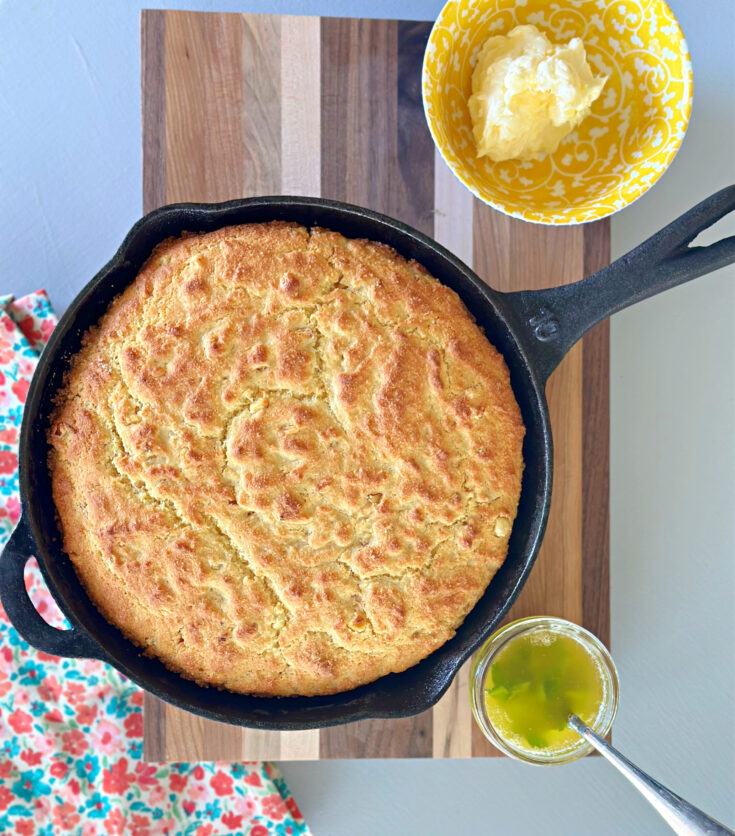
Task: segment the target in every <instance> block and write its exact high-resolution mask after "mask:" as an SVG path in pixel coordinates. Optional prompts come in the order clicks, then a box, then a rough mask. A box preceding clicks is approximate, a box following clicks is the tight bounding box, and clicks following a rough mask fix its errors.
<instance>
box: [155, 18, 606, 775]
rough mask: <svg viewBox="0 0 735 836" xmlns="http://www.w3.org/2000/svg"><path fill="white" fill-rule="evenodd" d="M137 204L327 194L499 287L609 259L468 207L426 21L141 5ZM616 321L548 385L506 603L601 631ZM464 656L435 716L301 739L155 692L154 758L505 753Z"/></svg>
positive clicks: (595, 239)
mask: <svg viewBox="0 0 735 836" xmlns="http://www.w3.org/2000/svg"><path fill="white" fill-rule="evenodd" d="M141 27H142V40H141V44H142V49H141V52H142V109H143V204H144V210H145V211H146V212H148V211H150V210H151V209H154V208H155V207H157V206H160V205H162V204H164V203H175V202H178V201H220V200H230V199H232V198H238V197H246V196H249V195H265V194H304V195H321V196H323V197H329V198H335V199H338V200H344V201H348V202H350V203H356V204H360V205H363V206H368V207H370V208H372V209H377V210H379V211H381V212H385V213H386V214H388V215H392V216H394V217H396V218H399V219H400V220H402V221H405V222H406V223H408V224H411V225H412V226H414V227H416V228H418V229H420V230H421V231H422V232H424V233H426V234H427V235H430V236H432V237H434V238H435V239H437V240H438V241H439V242H440V243H442V244H444V246H446V247H448V248H449V249H450V250H452V251H453V252H454V253H456V254H457V255H458V256H459V257H460V258H462V259H463V260H464V261H465V262H466V263H467V264H469V265H471V266H472V267H473V268H474V269H475V271H476V272H477V273H478V274H479V275H480V276H481V277H482V278H483V279H485V280H486V281H487V282H489V284H491V285H492V286H493V287H495V288H497V289H499V290H520V289H524V288H542V287H548V286H551V285H558V284H566V283H568V282H573V281H576V280H578V279H580V278H582V277H583V276H584V275H586V274H588V273H590V272H593V271H594V270H597V269H599V268H600V267H602V266H603V265H605V264H606V263H607V262H608V260H609V240H610V236H609V226H608V224H607V223H606V222H604V221H603V222H600V223H595V224H588V225H585V226H574V227H567V228H550V227H544V226H536V225H532V224H526V223H523V222H522V221H517V220H512V219H510V218H508V217H505V216H504V215H502V214H500V213H498V212H495V211H493V210H491V209H489V208H488V207H487V206H485V205H483V204H482V203H480V202H479V201H477V200H475V199H474V198H473V197H472V196H471V195H470V193H469V192H468V191H466V190H465V189H464V188H463V186H461V184H460V183H459V182H458V181H457V180H455V179H454V177H453V176H452V174H451V173H450V172H449V170H448V169H447V167H446V166H445V165H444V163H443V162H442V160H441V159H440V158H439V157H438V155H437V154H436V153H435V150H434V146H433V144H432V141H431V138H430V136H429V132H428V129H427V127H426V123H425V121H424V115H423V109H422V104H421V62H422V56H423V50H424V46H425V43H426V39H427V37H428V34H429V30H430V28H431V25H430V24H429V23H413V22H405V21H395V20H357V19H339V18H321V19H320V18H316V17H280V16H271V15H249V14H242V15H238V14H202V13H196V12H178V11H144V12H143V13H142V17H141ZM608 366H609V359H608V327H607V324H606V323H603V324H602V325H600V326H598V328H597V329H596V330H595V331H594V332H592V333H590V334H589V335H588V336H587V337H585V338H584V340H583V341H582V342H581V343H580V344H578V345H577V346H576V347H575V348H574V349H573V350H572V351H571V353H570V354H569V356H568V357H567V358H566V359H565V360H564V362H563V363H562V365H561V366H560V367H559V369H558V370H557V371H556V372H555V373H554V375H553V376H552V378H551V380H550V382H549V386H548V395H549V401H550V405H551V417H552V425H553V430H554V441H555V447H556V461H555V484H554V495H553V501H552V505H551V514H550V518H549V526H548V529H547V533H546V538H545V541H544V545H543V548H542V549H541V553H540V555H539V558H538V561H537V563H536V566H535V568H534V570H533V572H532V574H531V577H530V579H529V581H528V583H527V584H526V587H525V589H524V590H523V593H522V595H521V596H520V598H519V599H518V601H517V603H516V605H515V606H514V607H513V610H512V617H514V618H518V617H520V616H524V615H536V614H543V615H556V616H564V617H566V618H568V619H570V620H572V621H575V622H577V623H579V624H582V625H584V626H585V627H587V628H588V629H590V630H592V631H593V632H594V633H596V634H597V635H598V636H600V637H601V638H602V639H603V640H604V641H607V640H608V637H609V618H610V615H609V588H608V459H609V449H608V448H609V443H608ZM468 678H469V663H468V664H467V665H465V666H464V668H463V669H462V670H461V671H460V673H459V675H458V676H457V677H456V679H455V681H454V683H453V685H452V686H451V688H450V690H449V692H448V693H447V694H446V696H445V697H444V698H443V699H442V700H441V701H440V702H439V703H438V705H436V706H435V707H434V708H433V709H432V710H430V711H428V712H426V713H424V714H422V715H420V716H418V717H413V718H407V719H401V720H391V721H383V720H381V721H365V722H360V723H353V724H350V725H347V726H338V727H335V728H329V729H322V730H318V731H306V732H287V733H279V732H260V731H253V730H244V729H240V728H236V727H234V726H227V725H222V724H218V723H212V722H210V721H205V720H203V719H202V718H200V717H196V716H194V715H191V714H187V713H186V712H182V711H180V710H178V709H175V708H173V707H171V706H168V705H166V704H164V703H162V702H159V701H158V700H156V699H155V698H154V697H151V696H149V695H146V700H145V737H144V753H145V758H146V759H147V760H152V761H190V760H222V761H226V760H259V759H274V760H278V759H281V760H292V759H316V758H355V757H370V758H383V757H402V758H405V757H418V758H422V757H424V758H431V757H435V758H446V757H450V758H463V757H482V756H487V755H495V754H498V753H497V751H496V750H495V749H494V748H493V747H492V746H491V745H490V744H489V743H488V742H487V741H486V740H485V738H484V737H483V736H482V735H481V733H480V732H479V730H478V729H477V728H476V727H474V725H473V722H472V718H471V714H470V706H469V699H468V693H467V687H468V685H467V683H468Z"/></svg>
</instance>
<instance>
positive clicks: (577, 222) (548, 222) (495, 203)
mask: <svg viewBox="0 0 735 836" xmlns="http://www.w3.org/2000/svg"><path fill="white" fill-rule="evenodd" d="M458 2H459V0H447V1H446V2H445V3H444V5H443V6H442V8H441V11H440V12H439V14H438V15H437V18H436V20H435V21H434V23H433V24H432V27H431V31H430V32H429V37H428V38H427V41H426V48H425V50H424V58H423V62H422V65H421V100H422V103H423V108H424V117H425V119H426V124H427V126H428V128H429V133H430V134H431V139H432V141H433V143H434V147H435V148H436V150H437V151H438V152H439V155H440V156H441V158H442V160H443V161H444V163H445V164H446V165H447V167H448V168H449V170H450V171H451V172H452V174H453V175H454V176H455V177H456V178H457V180H459V182H460V183H461V184H462V185H463V186H464V187H465V188H466V189H468V190H469V191H470V192H471V193H472V194H473V195H474V196H475V197H476V198H477V199H478V200H480V201H481V202H482V203H484V204H486V205H487V206H490V207H491V208H493V209H497V210H498V211H499V212H502V213H503V214H504V215H508V216H509V217H511V218H517V219H518V220H521V221H526V222H527V223H533V224H538V225H539V226H581V225H583V224H587V223H594V222H595V221H599V220H602V219H603V218H609V217H611V216H612V215H616V214H617V213H618V212H620V211H622V210H623V209H627V207H628V206H632V205H633V204H634V203H635V202H636V201H638V200H640V199H641V198H642V197H643V195H645V194H646V193H647V192H649V191H650V190H651V188H652V187H653V186H655V185H656V183H658V181H659V180H660V179H661V178H662V177H663V176H664V174H666V172H667V171H668V170H669V168H670V166H671V164H672V163H673V162H674V160H675V159H676V156H677V155H678V153H679V151H680V150H681V147H682V145H683V144H684V140H685V139H686V135H687V132H688V130H689V125H690V123H691V114H692V106H693V101H694V71H693V67H692V57H691V53H690V51H689V45H688V44H687V40H686V37H685V36H684V31H683V30H682V28H681V24H680V23H679V20H678V18H677V17H676V15H675V14H674V12H673V11H672V9H671V6H669V4H668V2H667V0H654V2H656V3H658V5H659V6H660V7H663V8H664V9H665V10H667V11H668V12H669V15H670V16H671V20H672V21H673V25H674V26H675V27H676V31H677V32H678V34H679V43H680V45H681V46H682V47H683V49H682V50H681V53H680V56H681V59H682V63H683V67H684V74H683V75H684V78H685V80H686V82H687V91H688V95H687V98H686V102H685V105H684V108H683V109H682V115H683V119H684V131H683V133H682V134H681V137H680V138H679V139H678V142H677V144H676V146H675V147H674V153H673V154H672V155H671V157H670V158H669V160H668V161H667V163H666V165H665V166H664V167H663V168H662V169H661V170H660V171H658V172H655V176H654V177H653V178H652V179H651V180H650V181H649V182H648V183H646V184H644V186H642V188H641V189H640V191H639V193H638V194H637V195H636V196H635V197H633V198H631V199H629V200H627V201H626V202H625V203H624V204H623V205H622V206H618V207H617V208H614V209H607V210H604V211H601V212H599V213H598V214H595V215H594V216H593V217H589V218H584V219H580V218H576V217H569V218H565V217H559V215H563V214H564V212H565V211H568V210H564V209H561V210H559V212H558V213H557V215H556V216H554V217H553V218H552V217H550V218H548V219H545V220H542V219H540V218H538V217H529V216H528V215H527V213H526V212H524V211H522V210H519V209H513V208H510V207H509V206H508V205H507V204H504V203H503V202H502V201H499V200H489V199H487V198H485V197H483V196H482V195H481V194H480V192H479V190H478V188H477V186H475V185H474V184H473V182H472V180H471V179H470V178H469V177H466V176H465V175H464V174H463V173H462V172H461V170H459V169H458V167H455V166H454V165H452V163H451V162H450V161H449V160H448V159H447V157H446V155H445V153H444V148H443V147H442V144H441V143H440V142H439V138H438V131H437V130H436V129H435V125H434V120H432V119H431V118H430V117H429V108H428V89H429V84H428V75H429V73H428V60H427V58H428V54H429V47H430V46H431V45H432V44H433V43H434V37H435V33H436V32H437V31H438V27H439V25H440V24H442V23H443V19H444V16H445V14H446V12H447V10H448V9H449V7H450V6H455V5H456V4H457V3H458ZM577 208H578V207H575V209H577Z"/></svg>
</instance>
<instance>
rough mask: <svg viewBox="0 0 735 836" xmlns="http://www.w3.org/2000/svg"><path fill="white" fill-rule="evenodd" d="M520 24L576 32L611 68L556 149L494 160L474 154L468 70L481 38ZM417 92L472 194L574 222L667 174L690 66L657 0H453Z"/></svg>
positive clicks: (688, 92)
mask: <svg viewBox="0 0 735 836" xmlns="http://www.w3.org/2000/svg"><path fill="white" fill-rule="evenodd" d="M523 23H533V24H535V25H536V26H537V27H538V28H539V29H541V30H543V31H545V32H546V33H547V34H548V35H549V37H550V38H551V39H552V40H556V41H564V42H566V41H568V40H569V39H570V38H573V37H581V38H582V40H583V42H584V45H585V49H586V51H587V58H588V60H589V62H590V65H591V66H592V69H593V71H594V72H595V73H596V74H602V73H604V74H606V75H609V76H610V78H609V79H608V82H607V84H606V85H605V88H604V90H603V91H602V95H601V96H600V97H599V98H598V99H597V101H596V102H595V103H594V104H593V105H592V112H591V113H590V115H589V116H588V117H587V118H586V119H585V120H584V121H583V122H582V124H581V125H580V126H579V127H578V128H577V129H576V130H575V131H574V132H573V133H571V134H570V135H569V136H568V137H567V138H566V139H564V140H563V141H562V143H561V145H560V146H559V148H557V150H556V151H555V152H554V153H553V154H550V155H547V156H546V157H544V159H542V160H539V161H534V162H521V161H520V160H509V161H507V162H500V163H494V162H492V161H491V160H489V159H487V157H481V158H478V157H477V156H476V152H475V142H474V139H473V137H472V123H471V121H470V114H469V110H468V109H467V99H468V98H469V96H470V93H471V89H472V70H473V68H474V63H475V60H476V56H477V53H478V50H479V49H480V47H481V46H482V44H483V43H484V41H485V40H486V39H487V38H488V37H490V36H491V35H502V34H505V33H507V32H509V31H510V30H511V29H512V28H513V27H514V26H517V25H519V24H523ZM423 97H424V110H425V112H426V119H427V121H428V123H429V129H430V130H431V135H432V136H433V138H434V142H435V143H436V146H437V148H438V149H439V151H440V153H441V155H442V157H443V158H444V160H445V161H446V163H447V165H448V166H449V167H450V168H451V170H452V171H453V172H454V174H455V175H456V176H457V177H458V178H459V179H460V180H461V181H462V183H464V184H465V186H467V188H468V189H469V190H470V191H471V192H472V193H473V194H474V195H476V196H477V197H479V198H480V200H483V201H484V202H485V203H488V204H489V205H490V206H493V207H494V208H496V209H500V210H501V211H502V212H505V213H506V214H508V215H512V216H513V217H515V218H522V219H523V220H525V221H534V222H536V223H544V224H577V223H585V222H586V221H594V220H597V219H598V218H604V217H605V216H606V215H611V214H612V213H613V212H617V211H618V210H619V209H622V208H623V207H624V206H627V205H628V204H630V203H632V202H633V201H634V200H636V199H637V198H639V197H640V196H641V195H642V194H643V193H644V192H646V191H647V190H648V189H649V188H650V187H651V186H652V185H653V184H654V183H655V182H656V180H658V178H659V177H660V176H661V175H662V174H663V173H664V171H665V170H666V167H667V166H668V165H669V163H670V162H671V161H672V160H673V158H674V156H675V155H676V152H677V151H678V150H679V146H680V145H681V142H682V140H683V139H684V133H685V132H686V129H687V125H688V123H689V113H690V111H691V106H692V67H691V62H690V60H689V52H688V49H687V45H686V41H685V40H684V36H683V34H682V32H681V29H680V28H679V24H678V23H677V21H676V18H675V17H674V15H673V13H672V12H671V9H669V7H668V6H667V5H666V3H664V2H663V0H555V2H553V3H551V2H549V0H515V2H514V0H450V2H449V3H447V4H446V6H445V7H444V8H443V9H442V11H441V14H440V15H439V18H438V20H437V21H436V23H435V24H434V28H433V29H432V31H431V35H430V36H429V42H428V44H427V47H426V54H425V56H424V70H423Z"/></svg>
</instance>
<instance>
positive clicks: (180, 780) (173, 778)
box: [168, 772, 189, 792]
mask: <svg viewBox="0 0 735 836" xmlns="http://www.w3.org/2000/svg"><path fill="white" fill-rule="evenodd" d="M188 780H189V778H188V777H187V776H186V775H179V773H178V772H172V773H171V775H169V776H168V785H169V787H170V788H171V792H181V790H183V789H184V787H185V786H186V782H187V781H188Z"/></svg>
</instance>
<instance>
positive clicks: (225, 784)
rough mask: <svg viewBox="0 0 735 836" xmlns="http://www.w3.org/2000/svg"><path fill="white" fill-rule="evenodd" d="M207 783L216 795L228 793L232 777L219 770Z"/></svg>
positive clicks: (230, 790)
mask: <svg viewBox="0 0 735 836" xmlns="http://www.w3.org/2000/svg"><path fill="white" fill-rule="evenodd" d="M209 785H210V786H211V787H212V789H213V790H214V791H215V792H216V793H217V795H229V794H230V793H231V792H232V778H230V776H229V775H225V773H224V772H222V771H221V770H219V771H218V772H217V774H216V775H215V776H214V778H210V780H209ZM279 798H280V796H279ZM264 801H265V799H264Z"/></svg>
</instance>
